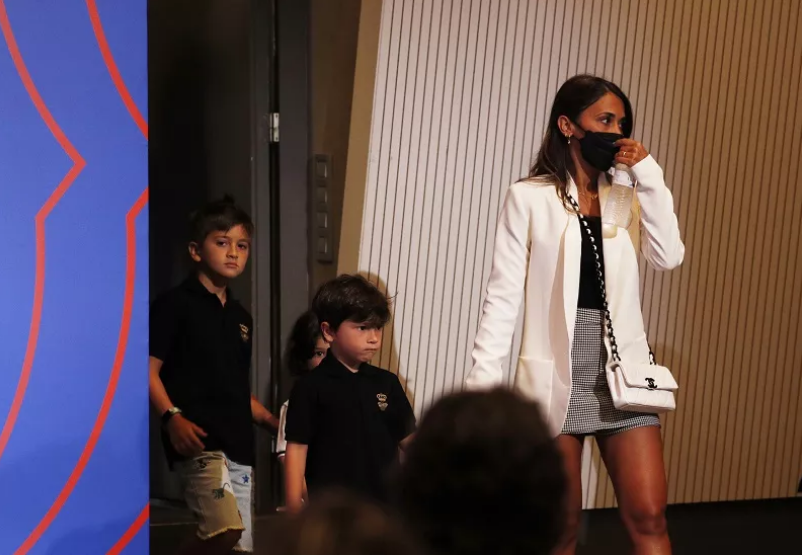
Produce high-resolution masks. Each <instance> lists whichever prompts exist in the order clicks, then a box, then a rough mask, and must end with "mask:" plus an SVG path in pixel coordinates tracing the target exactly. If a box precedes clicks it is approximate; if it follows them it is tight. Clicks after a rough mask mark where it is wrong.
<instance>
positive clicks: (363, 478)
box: [286, 351, 415, 501]
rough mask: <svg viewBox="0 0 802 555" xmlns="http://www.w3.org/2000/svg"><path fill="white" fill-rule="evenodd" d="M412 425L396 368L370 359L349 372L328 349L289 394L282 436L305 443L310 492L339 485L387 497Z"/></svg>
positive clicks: (370, 495)
mask: <svg viewBox="0 0 802 555" xmlns="http://www.w3.org/2000/svg"><path fill="white" fill-rule="evenodd" d="M414 428H415V415H414V414H413V412H412V407H411V406H410V405H409V401H408V400H407V396H406V394H405V393H404V389H403V388H402V387H401V383H400V382H399V381H398V377H397V376H396V375H395V374H393V373H391V372H388V371H387V370H382V369H381V368H376V367H375V366H371V365H369V364H363V365H362V366H360V368H359V372H351V371H350V370H348V368H346V367H345V366H344V365H343V364H342V363H340V361H338V360H337V359H336V358H335V357H334V355H333V354H331V351H329V354H328V355H327V356H326V358H325V359H324V360H323V362H321V363H320V365H319V366H318V367H317V368H316V369H315V370H313V371H311V372H309V373H308V374H305V375H304V376H302V377H301V378H300V379H299V380H298V381H297V382H296V384H295V387H294V388H293V390H292V394H291V395H290V402H289V407H288V410H287V434H286V435H287V441H288V442H292V443H301V444H305V445H308V451H307V458H306V484H307V488H308V490H309V495H310V496H313V495H314V494H315V492H318V491H320V490H322V489H324V488H328V487H332V486H339V487H344V488H347V489H351V490H354V491H356V492H358V493H361V494H363V495H367V496H368V497H371V498H373V499H376V500H379V501H384V500H386V494H387V490H386V478H387V473H388V471H389V470H390V469H391V468H392V466H393V465H394V463H395V462H396V461H397V460H398V444H399V442H400V441H401V440H402V439H404V438H405V437H407V436H408V435H409V434H411V433H412V431H413V430H414Z"/></svg>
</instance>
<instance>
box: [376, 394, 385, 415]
mask: <svg viewBox="0 0 802 555" xmlns="http://www.w3.org/2000/svg"><path fill="white" fill-rule="evenodd" d="M376 399H378V400H379V403H378V405H379V410H382V411H383V410H386V409H387V395H385V394H384V393H379V394H378V395H376Z"/></svg>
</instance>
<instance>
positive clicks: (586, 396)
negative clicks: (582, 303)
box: [562, 308, 660, 435]
mask: <svg viewBox="0 0 802 555" xmlns="http://www.w3.org/2000/svg"><path fill="white" fill-rule="evenodd" d="M571 358H572V360H573V364H572V368H571V397H570V400H569V401H568V415H567V416H566V418H565V423H564V424H563V429H562V433H563V434H571V435H587V434H598V435H613V434H617V433H620V432H624V431H626V430H631V429H633V428H640V427H642V426H660V419H659V418H658V416H657V415H656V414H644V413H641V412H629V411H623V410H618V409H616V408H615V406H614V405H613V399H612V397H611V396H610V389H609V387H608V386H607V376H606V374H605V371H604V368H605V364H606V362H607V349H605V348H604V315H603V314H602V312H601V311H600V310H593V309H588V308H579V309H577V312H576V326H575V327H574V346H573V348H572V349H571Z"/></svg>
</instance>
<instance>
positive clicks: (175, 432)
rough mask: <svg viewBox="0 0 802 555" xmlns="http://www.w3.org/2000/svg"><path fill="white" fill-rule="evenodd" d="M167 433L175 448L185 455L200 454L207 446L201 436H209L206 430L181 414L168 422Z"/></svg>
mask: <svg viewBox="0 0 802 555" xmlns="http://www.w3.org/2000/svg"><path fill="white" fill-rule="evenodd" d="M167 434H168V435H169V436H170V443H172V444H173V447H174V448H175V450H176V451H178V453H179V454H181V455H183V456H185V457H194V456H196V455H200V454H201V452H202V451H203V449H204V447H205V446H204V445H203V441H201V438H202V437H206V436H207V434H206V432H204V431H203V429H202V428H201V427H200V426H196V425H195V424H193V423H192V422H190V421H189V420H187V419H186V418H184V417H183V416H181V415H180V414H176V415H175V416H173V417H172V418H171V419H170V421H169V422H168V423H167Z"/></svg>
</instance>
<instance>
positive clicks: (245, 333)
mask: <svg viewBox="0 0 802 555" xmlns="http://www.w3.org/2000/svg"><path fill="white" fill-rule="evenodd" d="M250 331H251V330H249V329H248V326H246V325H245V324H240V325H239V334H240V336H241V337H242V340H243V341H244V342H245V343H247V342H248V339H250Z"/></svg>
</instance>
